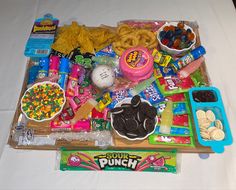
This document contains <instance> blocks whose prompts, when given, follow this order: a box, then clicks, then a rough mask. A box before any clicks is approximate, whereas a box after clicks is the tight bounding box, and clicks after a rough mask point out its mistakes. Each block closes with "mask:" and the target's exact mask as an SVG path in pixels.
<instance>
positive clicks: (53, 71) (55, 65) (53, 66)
mask: <svg viewBox="0 0 236 190" xmlns="http://www.w3.org/2000/svg"><path fill="white" fill-rule="evenodd" d="M49 60H50V62H49V73H48V76H49V77H54V76H56V75H58V70H59V64H60V58H59V57H57V56H52V57H50V59H49Z"/></svg>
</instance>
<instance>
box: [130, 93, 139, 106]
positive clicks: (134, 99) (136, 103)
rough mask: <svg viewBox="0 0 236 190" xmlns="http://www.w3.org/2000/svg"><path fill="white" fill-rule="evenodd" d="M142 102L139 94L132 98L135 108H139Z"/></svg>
mask: <svg viewBox="0 0 236 190" xmlns="http://www.w3.org/2000/svg"><path fill="white" fill-rule="evenodd" d="M140 103H141V98H140V96H139V95H135V96H134V97H133V98H132V99H131V105H132V106H133V107H134V108H137V107H138V106H139V104H140Z"/></svg>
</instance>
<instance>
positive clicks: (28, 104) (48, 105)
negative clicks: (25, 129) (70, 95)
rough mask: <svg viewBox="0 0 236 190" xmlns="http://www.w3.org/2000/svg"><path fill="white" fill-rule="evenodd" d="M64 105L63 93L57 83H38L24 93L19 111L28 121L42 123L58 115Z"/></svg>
mask: <svg viewBox="0 0 236 190" xmlns="http://www.w3.org/2000/svg"><path fill="white" fill-rule="evenodd" d="M65 103H66V97H65V92H64V90H63V89H62V88H61V87H60V86H59V85H58V84H57V83H52V82H48V81H47V82H40V83H36V84H34V85H33V86H32V87H30V88H29V89H27V90H26V91H25V93H24V95H23V97H22V98H21V111H22V112H23V113H24V115H25V116H26V117H27V118H28V119H29V120H33V121H36V122H42V121H46V120H51V119H53V118H54V117H55V116H56V115H58V114H59V113H60V112H61V111H62V108H63V107H64V105H65Z"/></svg>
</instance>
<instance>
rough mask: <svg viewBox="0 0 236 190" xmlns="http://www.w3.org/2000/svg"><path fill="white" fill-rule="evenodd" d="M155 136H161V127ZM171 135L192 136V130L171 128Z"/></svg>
mask: <svg viewBox="0 0 236 190" xmlns="http://www.w3.org/2000/svg"><path fill="white" fill-rule="evenodd" d="M154 134H160V126H159V125H158V126H157V127H156V129H155V132H154ZM170 134H171V135H190V130H189V129H188V128H184V127H175V126H171V129H170Z"/></svg>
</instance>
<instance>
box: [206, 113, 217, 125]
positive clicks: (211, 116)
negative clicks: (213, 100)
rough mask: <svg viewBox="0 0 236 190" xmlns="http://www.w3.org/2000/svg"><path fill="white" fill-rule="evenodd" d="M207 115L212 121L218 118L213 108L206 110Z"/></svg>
mask: <svg viewBox="0 0 236 190" xmlns="http://www.w3.org/2000/svg"><path fill="white" fill-rule="evenodd" d="M206 117H207V119H208V120H209V121H211V122H213V121H215V120H216V116H215V114H214V113H213V111H211V110H207V112H206Z"/></svg>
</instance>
